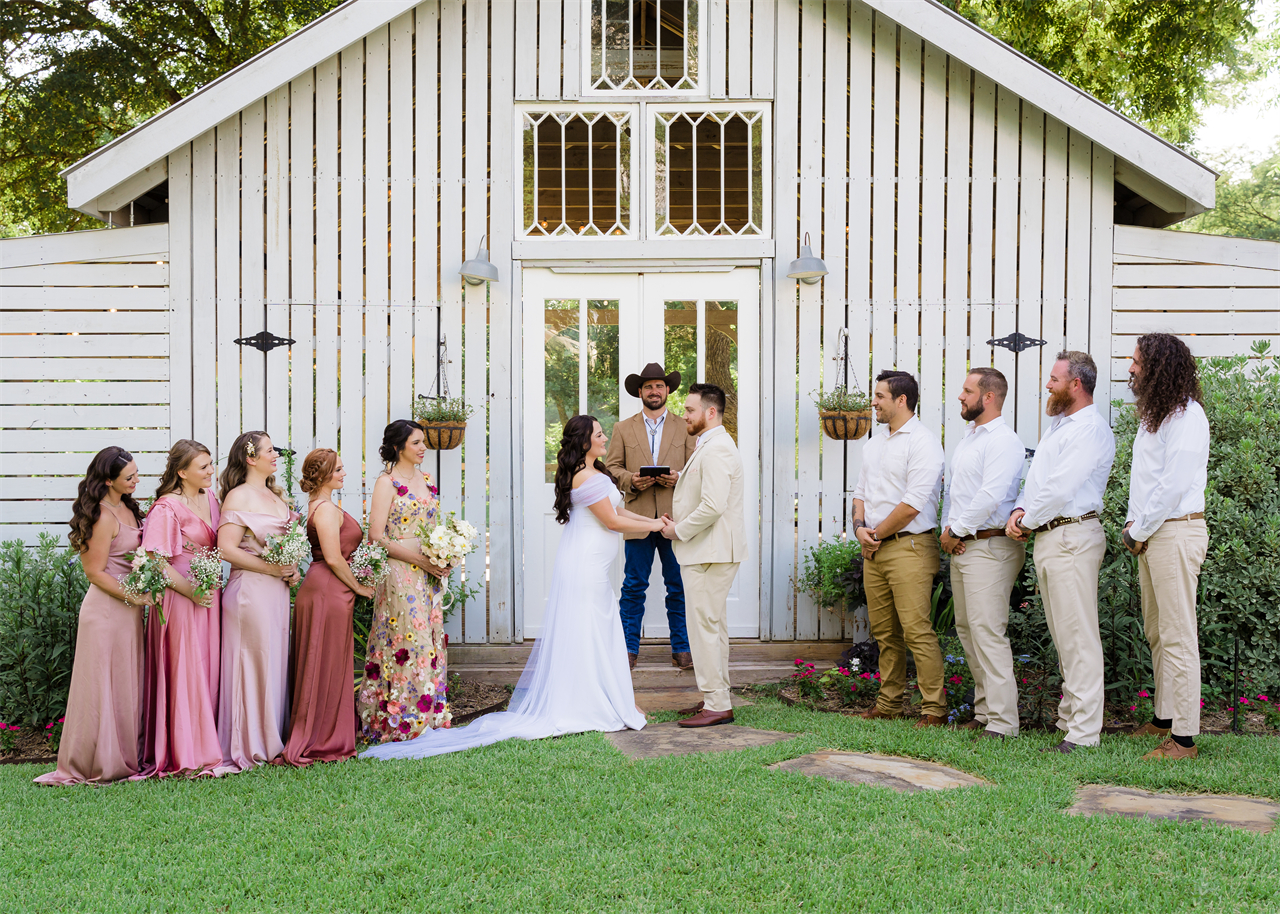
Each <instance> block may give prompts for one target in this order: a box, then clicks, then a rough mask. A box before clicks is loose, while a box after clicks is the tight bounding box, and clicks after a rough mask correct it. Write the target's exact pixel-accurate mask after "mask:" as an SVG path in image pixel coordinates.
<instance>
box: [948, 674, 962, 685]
mask: <svg viewBox="0 0 1280 914" xmlns="http://www.w3.org/2000/svg"><path fill="white" fill-rule="evenodd" d="M947 682H950V683H951V684H952V685H959V684H960V683H962V682H964V680H963V679H961V678H960V677H959V676H952V677H951V678H950V679H948V680H947Z"/></svg>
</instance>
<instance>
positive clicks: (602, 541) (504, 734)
mask: <svg viewBox="0 0 1280 914" xmlns="http://www.w3.org/2000/svg"><path fill="white" fill-rule="evenodd" d="M606 498H607V499H609V500H610V502H612V504H613V507H614V508H615V509H617V507H618V506H619V505H620V504H622V493H620V492H619V491H618V488H617V486H615V485H614V484H613V482H612V480H610V479H609V477H608V476H606V475H604V474H603V473H602V474H600V475H598V476H593V477H591V478H590V479H588V480H587V481H586V482H584V483H583V484H582V485H581V486H579V487H578V488H576V489H574V490H573V492H572V493H571V499H572V504H571V507H570V511H569V523H568V524H567V525H566V526H565V528H564V535H563V536H562V537H561V539H560V548H559V550H558V551H557V553H556V564H555V569H554V570H553V571H552V574H551V592H550V594H549V595H548V598H547V611H546V616H545V617H544V620H543V628H542V637H541V638H539V639H538V640H537V641H536V642H534V645H533V652H532V653H531V654H530V655H529V662H528V664H527V665H526V666H525V668H524V672H523V673H521V674H520V682H519V684H518V685H517V686H516V689H515V692H514V693H513V694H512V696H511V703H510V705H509V710H507V711H503V712H501V713H499V714H488V715H485V716H484V717H481V718H480V719H479V720H477V721H475V722H474V723H472V724H469V725H467V726H465V727H458V728H455V729H450V730H427V731H425V732H424V733H422V735H420V736H419V737H417V738H416V739H412V740H407V741H405V742H398V743H383V744H381V745H379V746H374V747H372V748H370V749H367V750H365V751H364V752H362V753H360V757H361V758H380V759H392V758H426V757H428V756H432V755H444V754H445V753H447V752H459V751H461V750H463V749H473V748H475V747H476V746H487V745H489V744H490V743H496V742H500V741H502V740H505V739H542V738H544V737H547V736H561V735H563V734H566V733H584V732H587V731H590V730H600V731H605V732H610V731H614V730H623V729H627V728H630V729H632V730H639V729H641V728H643V727H644V715H643V714H642V713H641V712H640V711H638V710H637V709H636V703H635V695H634V693H633V691H632V688H631V669H630V666H629V664H628V663H627V645H626V641H625V640H624V639H623V636H622V620H621V618H620V617H619V615H618V596H617V592H616V591H615V589H614V585H613V575H612V574H611V572H612V570H613V565H614V563H615V562H616V561H617V558H618V537H619V536H620V535H621V534H619V533H615V532H613V531H611V530H609V529H608V528H607V527H605V526H604V524H602V523H600V521H599V520H597V519H596V516H595V515H594V514H593V513H592V512H591V510H590V508H589V506H590V505H592V504H595V503H596V502H598V501H601V500H603V499H606Z"/></svg>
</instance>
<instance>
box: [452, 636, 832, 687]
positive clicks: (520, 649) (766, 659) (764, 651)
mask: <svg viewBox="0 0 1280 914" xmlns="http://www.w3.org/2000/svg"><path fill="white" fill-rule="evenodd" d="M848 647H849V642H847V641H756V640H754V639H750V640H748V639H742V640H730V642H729V657H730V658H731V662H730V667H732V666H733V664H735V663H753V664H757V665H759V664H763V665H776V666H778V667H779V668H781V667H784V666H785V667H786V668H787V669H788V670H789V669H791V668H793V667H794V661H795V659H796V658H797V657H799V658H802V659H804V660H807V661H812V662H814V663H816V664H818V665H821V664H823V663H830V664H834V663H835V661H836V660H839V659H840V655H841V654H842V653H843V652H844V651H845V650H846V649H847V648H848ZM532 649H533V642H532V641H526V642H524V643H523V644H456V645H455V644H450V645H449V670H450V672H455V673H459V674H463V675H467V674H468V673H469V671H470V670H472V669H476V670H479V669H486V670H487V669H495V668H499V667H506V666H514V667H517V668H518V670H519V669H523V668H524V665H525V663H527V662H528V660H529V652H530V651H531V650H532ZM670 663H671V645H670V643H668V642H666V641H657V640H652V641H650V640H645V641H641V642H640V663H639V665H640V666H650V665H652V666H662V665H668V666H669V665H670ZM518 670H517V671H518ZM502 681H505V680H502ZM513 681H514V680H513ZM752 681H753V682H756V681H760V680H752Z"/></svg>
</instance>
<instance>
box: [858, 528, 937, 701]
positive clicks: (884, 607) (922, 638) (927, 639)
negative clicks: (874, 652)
mask: <svg viewBox="0 0 1280 914" xmlns="http://www.w3.org/2000/svg"><path fill="white" fill-rule="evenodd" d="M938 564H939V560H938V540H937V536H936V534H934V533H932V532H930V533H915V534H912V535H911V536H903V537H900V538H898V539H896V540H890V541H889V542H887V543H885V544H884V545H883V546H881V547H880V549H879V550H878V551H877V552H876V554H875V556H874V557H873V558H871V559H868V560H867V561H866V562H864V563H863V566H862V568H863V571H862V582H863V586H864V587H865V588H866V592H867V617H868V620H869V621H870V623H871V635H872V637H874V638H875V639H876V643H877V644H878V645H880V697H879V699H877V701H876V704H877V706H878V707H879V708H880V710H881V711H886V712H888V713H891V714H897V713H899V712H901V710H902V693H903V691H904V690H905V689H906V686H907V650H908V649H910V651H911V653H912V655H913V656H914V657H915V658H916V674H917V680H916V681H917V683H918V684H919V686H920V713H921V714H932V715H934V716H935V717H946V716H947V696H946V692H945V691H944V690H943V685H942V676H943V667H942V651H940V650H939V649H938V636H937V635H935V634H934V632H933V622H932V620H931V619H930V618H929V609H930V607H929V598H930V597H931V596H933V576H934V575H935V574H937V573H938Z"/></svg>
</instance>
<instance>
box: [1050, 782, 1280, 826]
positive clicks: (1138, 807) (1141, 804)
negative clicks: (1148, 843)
mask: <svg viewBox="0 0 1280 914" xmlns="http://www.w3.org/2000/svg"><path fill="white" fill-rule="evenodd" d="M1067 814H1068V815H1072V816H1128V817H1130V818H1135V819H1142V818H1150V819H1167V820H1170V821H1174V822H1209V823H1212V824H1214V825H1227V826H1230V827H1231V828H1240V829H1244V830H1245V831H1251V832H1257V833H1258V834H1260V835H1265V834H1267V833H1268V832H1270V831H1271V830H1272V829H1273V828H1275V824H1276V819H1277V817H1280V803H1273V802H1271V801H1270V800H1260V799H1258V798H1257V797H1241V796H1231V795H1226V794H1212V793H1207V794H1206V793H1202V794H1193V795H1191V796H1179V795H1177V794H1171V793H1150V792H1149V791H1146V790H1136V789H1134V788H1132V787H1112V786H1110V785H1105V784H1089V785H1086V786H1084V787H1081V788H1079V789H1078V790H1076V802H1075V803H1074V804H1073V805H1072V806H1071V807H1070V808H1069V809H1067Z"/></svg>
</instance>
